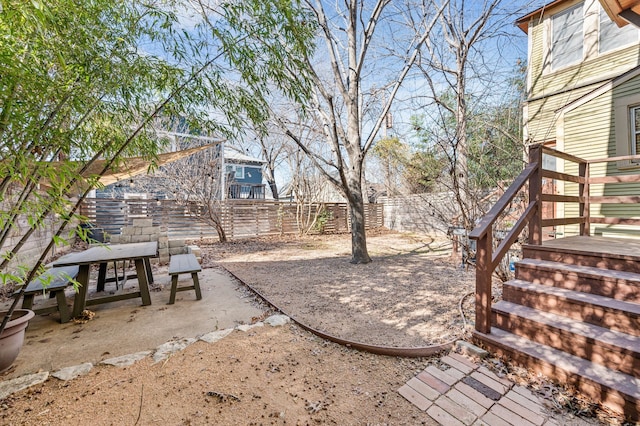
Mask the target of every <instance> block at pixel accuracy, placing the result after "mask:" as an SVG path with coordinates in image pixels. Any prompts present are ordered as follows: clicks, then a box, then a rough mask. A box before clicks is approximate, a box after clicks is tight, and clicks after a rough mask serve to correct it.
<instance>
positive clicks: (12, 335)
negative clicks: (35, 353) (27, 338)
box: [0, 309, 35, 373]
mask: <svg viewBox="0 0 640 426" xmlns="http://www.w3.org/2000/svg"><path fill="white" fill-rule="evenodd" d="M5 315H6V312H0V321H2V319H3V318H4V316H5ZM34 315H35V314H34V313H33V311H30V310H28V309H16V310H15V311H14V312H13V314H12V315H11V320H10V321H9V322H8V323H7V326H6V327H5V329H4V330H3V331H2V334H0V373H1V372H3V371H5V370H7V369H8V368H9V367H11V364H13V361H15V360H16V358H17V357H18V353H19V352H20V349H21V348H22V343H23V342H24V331H25V329H26V328H27V325H29V320H30V319H31V318H33V316H34Z"/></svg>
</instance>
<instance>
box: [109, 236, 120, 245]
mask: <svg viewBox="0 0 640 426" xmlns="http://www.w3.org/2000/svg"><path fill="white" fill-rule="evenodd" d="M109 242H110V243H111V244H120V235H112V236H111V239H110V240H109Z"/></svg>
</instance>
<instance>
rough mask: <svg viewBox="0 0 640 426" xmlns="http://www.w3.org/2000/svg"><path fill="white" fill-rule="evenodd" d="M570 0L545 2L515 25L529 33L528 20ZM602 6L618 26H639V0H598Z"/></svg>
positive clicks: (538, 16)
mask: <svg viewBox="0 0 640 426" xmlns="http://www.w3.org/2000/svg"><path fill="white" fill-rule="evenodd" d="M570 1H571V0H555V1H553V2H551V3H547V4H545V5H544V6H542V7H541V8H539V9H536V10H534V11H533V12H531V13H528V14H527V15H525V16H523V17H521V18H518V19H517V20H516V25H517V26H518V28H520V29H521V30H522V31H523V32H524V33H525V34H528V33H529V22H530V21H531V20H533V19H539V18H541V17H542V16H543V15H544V14H545V13H546V12H550V11H552V10H553V9H555V8H556V7H558V6H560V5H562V4H564V3H568V2H570ZM599 1H600V4H601V5H602V8H603V9H604V10H605V11H606V12H607V15H609V18H611V20H612V21H613V22H615V23H616V25H618V26H619V27H623V26H625V25H627V24H629V23H630V24H632V25H635V26H636V27H640V0H599Z"/></svg>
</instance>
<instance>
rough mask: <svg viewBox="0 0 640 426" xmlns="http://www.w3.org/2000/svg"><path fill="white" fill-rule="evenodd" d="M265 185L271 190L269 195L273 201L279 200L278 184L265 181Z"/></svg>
mask: <svg viewBox="0 0 640 426" xmlns="http://www.w3.org/2000/svg"><path fill="white" fill-rule="evenodd" d="M267 183H268V184H269V189H271V195H272V196H273V199H274V200H279V199H280V195H279V194H278V184H277V183H276V181H275V180H271V179H267Z"/></svg>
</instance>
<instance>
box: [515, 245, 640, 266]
mask: <svg viewBox="0 0 640 426" xmlns="http://www.w3.org/2000/svg"><path fill="white" fill-rule="evenodd" d="M592 239H593V242H592V244H590V245H587V246H584V247H583V248H580V249H576V248H568V247H561V248H559V247H554V246H553V243H554V242H553V241H550V242H545V245H542V246H538V245H530V244H525V245H523V246H522V257H523V258H528V259H538V260H549V261H552V262H561V263H567V264H570V265H578V266H591V267H595V268H600V269H612V270H616V271H627V272H634V273H638V274H640V252H639V253H637V254H635V255H634V254H629V253H624V254H619V253H614V252H612V251H609V250H605V249H604V248H602V247H600V246H599V245H598V242H599V240H597V239H596V238H592ZM558 241H559V240H558ZM627 241H629V240H627ZM629 244H631V243H629ZM633 244H636V243H633Z"/></svg>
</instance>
